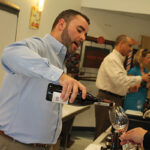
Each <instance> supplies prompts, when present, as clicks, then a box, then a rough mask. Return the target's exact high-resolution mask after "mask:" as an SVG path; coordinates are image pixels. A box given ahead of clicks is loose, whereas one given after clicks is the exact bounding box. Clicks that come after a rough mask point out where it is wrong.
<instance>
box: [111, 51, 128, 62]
mask: <svg viewBox="0 0 150 150" xmlns="http://www.w3.org/2000/svg"><path fill="white" fill-rule="evenodd" d="M113 52H114V53H115V54H116V55H118V56H119V58H120V59H121V61H122V63H124V61H125V58H126V57H125V56H123V55H121V53H119V52H118V51H117V50H116V49H114V50H113Z"/></svg>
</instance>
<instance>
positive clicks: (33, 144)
mask: <svg viewBox="0 0 150 150" xmlns="http://www.w3.org/2000/svg"><path fill="white" fill-rule="evenodd" d="M0 135H2V136H4V137H7V138H9V139H11V140H13V141H16V140H15V139H13V138H12V137H10V136H8V135H6V134H5V132H4V131H1V130H0ZM16 142H18V141H16ZM19 143H21V142H19ZM22 144H25V143H22ZM25 145H31V146H34V147H45V148H46V147H50V144H41V143H32V144H25Z"/></svg>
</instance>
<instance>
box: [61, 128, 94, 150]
mask: <svg viewBox="0 0 150 150" xmlns="http://www.w3.org/2000/svg"><path fill="white" fill-rule="evenodd" d="M71 139H72V140H73V141H74V143H73V144H72V145H71V146H70V147H69V148H66V150H84V149H85V148H86V147H87V146H88V145H89V144H90V143H92V142H93V139H94V131H89V130H84V131H83V130H81V129H80V130H77V129H75V130H72V133H71ZM62 150H63V149H62Z"/></svg>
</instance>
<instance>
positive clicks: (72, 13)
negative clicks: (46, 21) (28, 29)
mask: <svg viewBox="0 0 150 150" xmlns="http://www.w3.org/2000/svg"><path fill="white" fill-rule="evenodd" d="M77 15H80V16H82V17H83V18H84V19H85V20H86V21H87V23H88V24H90V19H89V18H88V17H87V16H86V15H84V14H82V13H80V12H78V11H76V10H73V9H68V10H64V11H63V12H61V13H60V14H59V15H58V16H57V17H56V19H55V21H54V23H53V25H52V30H53V29H54V28H55V27H56V25H57V24H58V22H59V20H60V19H61V18H63V19H64V20H65V21H66V22H67V23H69V22H70V21H71V20H72V19H73V17H74V16H77Z"/></svg>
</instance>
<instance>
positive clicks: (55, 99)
mask: <svg viewBox="0 0 150 150" xmlns="http://www.w3.org/2000/svg"><path fill="white" fill-rule="evenodd" d="M60 95H61V93H59V92H53V97H52V102H55V103H61V104H68V100H67V101H65V102H64V101H63V100H62V99H61V97H60Z"/></svg>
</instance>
